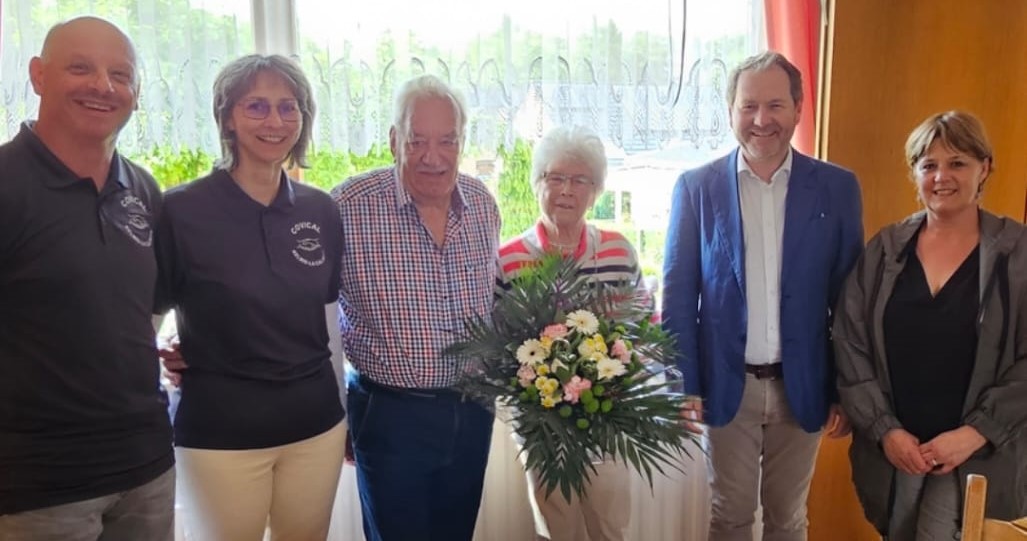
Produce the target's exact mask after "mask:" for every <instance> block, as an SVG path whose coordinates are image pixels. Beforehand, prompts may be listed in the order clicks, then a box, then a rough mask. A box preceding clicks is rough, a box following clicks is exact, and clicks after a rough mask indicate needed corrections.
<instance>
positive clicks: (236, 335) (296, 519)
mask: <svg viewBox="0 0 1027 541" xmlns="http://www.w3.org/2000/svg"><path fill="white" fill-rule="evenodd" d="M214 115H215V118H216V120H217V124H218V129H219V132H220V135H221V146H222V154H223V155H222V158H221V160H220V161H219V162H218V163H217V164H216V166H215V168H214V170H213V172H212V173H211V174H209V175H207V176H205V177H202V178H199V179H197V180H195V181H193V182H191V183H189V184H187V185H185V186H182V187H179V188H176V189H174V190H171V191H169V192H168V193H167V194H166V195H165V205H164V211H163V215H162V216H161V218H160V221H159V225H158V230H157V242H156V247H157V258H158V264H159V267H160V283H159V286H158V294H157V308H158V312H166V311H167V310H169V309H172V308H173V309H175V314H176V321H177V324H178V335H179V338H180V340H181V355H182V358H184V359H185V360H186V362H188V368H186V369H184V370H182V371H181V379H180V390H181V400H180V402H179V405H178V408H177V411H176V412H175V419H174V425H175V456H176V459H177V461H178V475H179V483H178V490H179V492H178V493H179V501H180V504H181V505H182V508H183V511H184V517H185V525H186V530H187V534H188V535H189V536H190V538H191V539H201V540H207V539H210V540H218V541H221V540H228V541H235V540H242V541H246V540H253V541H259V540H261V539H263V536H264V530H265V527H267V528H270V530H271V535H272V539H289V540H309V539H324V538H325V537H326V536H327V533H328V524H329V520H330V517H331V507H332V503H333V501H334V497H335V490H336V485H337V483H338V479H339V470H340V468H341V466H342V460H343V454H344V453H343V446H344V440H345V425H344V423H343V422H342V421H343V416H344V412H343V409H342V405H341V403H340V399H339V390H338V386H337V383H336V378H335V374H334V371H333V369H332V366H331V362H330V352H329V349H328V333H327V328H326V327H327V326H326V323H325V315H324V314H325V310H324V307H325V304H328V303H332V302H335V300H336V299H337V297H338V290H339V284H338V279H339V278H338V277H339V264H340V257H341V251H342V246H341V235H340V234H339V228H340V221H339V215H338V210H337V207H336V206H335V205H334V203H333V202H332V200H331V199H330V198H329V197H328V195H327V194H325V193H323V192H321V191H319V190H317V189H315V188H311V187H309V186H305V185H303V184H298V183H296V182H294V181H292V180H291V179H289V178H288V177H287V176H286V174H285V172H284V171H283V166H285V167H288V168H291V167H294V166H301V167H302V166H305V165H306V163H305V153H306V149H307V146H308V145H309V143H310V133H311V123H312V119H313V115H314V102H313V99H312V97H311V89H310V84H309V83H308V81H307V79H306V77H305V76H304V75H303V72H302V71H301V70H300V68H299V67H298V66H297V65H296V64H295V63H294V62H292V61H291V60H289V59H287V58H285V57H282V56H277V55H271V56H260V55H251V56H246V57H243V58H240V59H238V60H236V61H234V62H232V63H230V64H228V65H227V66H225V68H224V69H223V70H222V71H221V73H220V74H219V75H218V77H217V80H216V81H215V83H214Z"/></svg>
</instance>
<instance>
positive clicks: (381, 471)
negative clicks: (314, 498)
mask: <svg viewBox="0 0 1027 541" xmlns="http://www.w3.org/2000/svg"><path fill="white" fill-rule="evenodd" d="M348 387H349V397H348V405H347V408H346V409H347V411H348V412H349V417H348V418H349V423H350V433H351V435H352V442H353V451H354V454H355V455H356V459H357V487H358V490H359V492H360V505H361V509H362V511H363V521H364V536H365V537H366V538H367V540H368V541H419V540H426V541H435V540H438V541H443V540H444V541H461V540H467V541H470V539H471V537H472V536H473V535H474V524H475V522H476V521H477V519H478V507H479V505H480V504H481V490H482V484H483V483H484V481H485V466H486V464H487V463H488V451H489V444H490V443H491V437H492V414H491V413H489V412H488V411H487V410H486V409H485V408H483V407H482V406H481V405H479V404H477V403H475V402H473V401H471V400H469V399H468V400H464V399H462V398H461V397H460V395H458V394H456V393H454V392H452V391H448V390H441V391H439V390H435V391H431V390H416V389H411V390H399V389H395V388H390V387H385V386H382V385H378V384H376V383H374V382H371V381H369V380H367V379H366V378H363V377H362V376H359V375H357V374H354V373H351V374H350V375H349V377H348Z"/></svg>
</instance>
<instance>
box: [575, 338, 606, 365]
mask: <svg viewBox="0 0 1027 541" xmlns="http://www.w3.org/2000/svg"><path fill="white" fill-rule="evenodd" d="M607 351H609V349H608V348H607V347H606V341H605V340H603V337H602V335H598V334H594V335H592V336H590V337H587V338H585V339H584V340H582V341H581V344H579V345H578V353H580V354H581V356H582V357H585V358H586V359H592V360H598V359H601V358H603V357H605V356H606V352H607Z"/></svg>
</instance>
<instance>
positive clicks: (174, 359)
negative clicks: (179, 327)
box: [157, 336, 189, 387]
mask: <svg viewBox="0 0 1027 541" xmlns="http://www.w3.org/2000/svg"><path fill="white" fill-rule="evenodd" d="M179 346H180V343H179V341H178V336H172V337H169V338H168V339H167V341H165V342H164V343H162V344H160V345H159V346H158V348H157V355H158V356H159V357H160V364H161V371H160V375H161V377H162V378H164V379H166V380H168V382H170V383H171V384H172V385H174V386H175V387H178V386H179V385H181V384H182V371H183V370H185V369H186V368H189V365H188V364H186V363H185V359H184V358H182V352H181V350H180V349H179Z"/></svg>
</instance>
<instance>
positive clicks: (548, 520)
mask: <svg viewBox="0 0 1027 541" xmlns="http://www.w3.org/2000/svg"><path fill="white" fill-rule="evenodd" d="M595 468H596V475H594V476H593V477H592V480H591V484H589V486H588V493H587V495H586V496H585V498H584V499H580V498H578V497H577V496H576V495H572V496H571V500H570V501H567V499H566V498H564V497H563V494H561V493H560V489H559V488H557V489H556V490H555V491H554V492H553V493H552V494H550V495H549V498H548V499H547V498H546V489H545V487H544V486H543V485H542V484H541V483H540V482H539V479H538V475H537V472H536V471H535V470H528V471H527V472H526V476H527V478H528V497H529V499H530V500H531V508H532V511H533V512H534V514H535V532H536V533H537V534H538V535H539V536H540V537H542V538H544V539H550V540H551V541H623V540H624V539H625V536H626V535H627V529H628V522H629V521H630V519H631V479H630V477H629V475H630V473H629V470H628V468H627V466H625V465H624V464H621V463H619V462H613V461H612V460H608V461H605V462H602V463H599V464H595Z"/></svg>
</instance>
